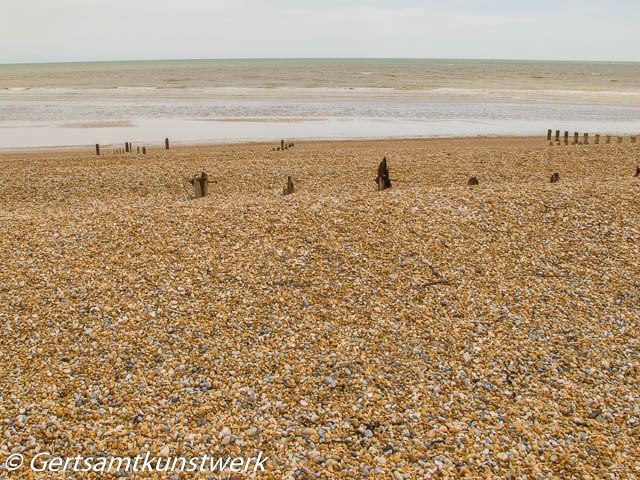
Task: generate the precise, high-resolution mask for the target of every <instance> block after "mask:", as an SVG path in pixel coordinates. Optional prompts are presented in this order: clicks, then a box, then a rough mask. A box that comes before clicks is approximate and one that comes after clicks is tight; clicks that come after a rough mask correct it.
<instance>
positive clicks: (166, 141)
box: [96, 138, 169, 155]
mask: <svg viewBox="0 0 640 480" xmlns="http://www.w3.org/2000/svg"><path fill="white" fill-rule="evenodd" d="M164 148H165V150H169V139H168V138H165V139H164ZM112 152H113V153H114V154H116V155H121V154H125V153H133V143H131V142H124V148H116V149H115V150H112ZM136 152H137V153H142V154H143V155H146V154H147V147H142V148H140V146H139V145H138V146H136ZM96 155H100V144H99V143H96Z"/></svg>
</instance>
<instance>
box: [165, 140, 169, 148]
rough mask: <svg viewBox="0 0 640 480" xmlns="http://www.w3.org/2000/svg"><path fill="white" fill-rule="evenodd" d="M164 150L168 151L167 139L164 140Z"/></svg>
mask: <svg viewBox="0 0 640 480" xmlns="http://www.w3.org/2000/svg"><path fill="white" fill-rule="evenodd" d="M164 149H165V150H169V139H168V138H165V139H164Z"/></svg>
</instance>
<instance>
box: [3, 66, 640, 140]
mask: <svg viewBox="0 0 640 480" xmlns="http://www.w3.org/2000/svg"><path fill="white" fill-rule="evenodd" d="M547 129H553V130H554V131H555V130H561V131H564V130H569V131H571V132H573V131H578V132H589V133H601V134H614V135H615V134H635V133H640V63H637V62H566V61H518V60H448V59H237V60H228V59H225V60H163V61H157V60H152V61H114V62H79V63H41V64H10V65H0V149H3V150H16V149H18V150H19V149H33V148H47V147H64V148H68V147H86V146H91V145H94V144H96V143H99V144H101V146H102V147H103V148H117V147H121V146H122V145H123V144H124V142H132V143H133V144H134V145H148V146H153V145H161V144H162V143H163V142H164V139H165V138H170V140H171V143H172V144H173V145H180V144H209V143H227V142H254V141H267V142H271V141H279V140H280V139H287V140H304V139H309V140H320V139H369V138H422V137H458V136H478V135H496V136H497V135H540V136H543V135H546V132H547Z"/></svg>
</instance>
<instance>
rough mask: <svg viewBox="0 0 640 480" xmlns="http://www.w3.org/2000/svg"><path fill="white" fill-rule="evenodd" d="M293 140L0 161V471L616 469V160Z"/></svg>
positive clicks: (468, 146) (621, 172) (627, 211)
mask: <svg viewBox="0 0 640 480" xmlns="http://www.w3.org/2000/svg"><path fill="white" fill-rule="evenodd" d="M293 142H295V146H294V147H292V148H290V149H288V150H286V151H273V147H276V146H277V145H276V144H266V143H252V144H238V145H217V146H192V147H187V146H179V147H172V148H171V150H164V149H161V148H160V147H155V148H150V149H149V150H148V153H147V154H146V155H140V154H124V155H116V154H115V153H113V152H112V151H111V150H110V149H109V148H106V147H104V148H103V149H102V152H101V155H100V156H96V155H95V152H93V151H89V150H87V151H69V152H65V151H39V152H35V153H34V152H32V153H24V152H21V153H3V154H0V247H1V248H0V332H1V336H0V344H1V347H0V352H1V355H0V372H2V375H1V376H0V422H1V423H0V434H1V439H0V461H4V459H5V458H6V457H8V456H9V455H11V454H16V453H19V454H21V455H23V456H24V458H25V462H27V461H28V460H29V459H31V458H33V457H34V456H35V455H37V454H38V453H39V452H44V451H47V452H52V453H55V454H56V455H59V456H63V457H64V456H68V457H72V456H76V455H82V456H85V457H88V456H91V455H103V456H129V457H134V456H135V455H138V454H143V453H145V452H151V453H152V454H155V455H159V456H165V457H166V456H187V457H188V456H197V455H201V454H203V453H208V454H210V455H219V456H224V455H229V456H238V455H247V456H249V455H250V456H255V455H257V454H258V452H262V453H263V455H264V456H265V457H267V458H268V460H267V462H266V464H265V468H266V471H265V472H261V473H251V472H248V473H246V474H232V473H224V474H222V475H211V474H204V473H201V474H198V475H194V474H193V473H189V474H188V473H186V472H183V473H173V474H171V475H162V474H159V473H155V474H153V475H149V474H145V475H143V474H129V478H171V479H172V480H176V479H183V478H185V479H186V478H223V479H229V478H232V479H234V480H238V479H244V478H264V479H288V480H291V479H306V480H312V479H363V478H370V479H393V480H419V479H427V478H489V479H509V478H510V479H529V478H540V479H568V478H571V479H573V478H577V479H585V480H586V479H632V478H639V477H640V335H639V333H640V330H639V321H640V178H639V177H634V174H635V172H636V168H637V166H638V165H640V144H631V143H630V142H629V139H628V137H627V138H626V139H625V142H624V143H622V144H610V145H604V144H602V145H568V146H564V145H563V146H555V145H554V146H550V145H549V143H548V142H547V141H545V139H544V138H543V136H540V137H538V138H532V137H486V138H485V137H479V138H459V139H455V138H453V139H420V140H418V139H416V140H366V141H337V142H297V141H295V139H294V140H293ZM383 156H386V158H387V161H388V166H389V172H390V178H391V182H392V188H391V189H388V190H384V191H377V190H376V184H375V178H376V171H377V167H378V164H379V163H380V161H381V160H382V158H383ZM200 172H206V173H207V175H208V179H209V189H208V191H209V192H208V193H209V194H208V195H207V196H206V197H204V198H200V199H195V200H194V199H190V196H191V195H192V194H193V186H192V185H191V184H190V183H189V180H190V179H191V178H192V177H193V176H194V175H196V174H199V173H200ZM553 173H558V174H559V181H558V182H556V183H550V181H549V179H550V177H551V175H552V174H553ZM288 176H291V179H292V181H293V184H294V187H295V190H294V192H293V193H292V194H291V195H287V196H283V195H282V189H283V187H284V186H285V185H286V182H287V177H288ZM472 176H475V177H477V179H478V181H479V184H478V185H475V186H468V185H467V182H468V180H469V178H471V177H472ZM112 476H113V477H116V476H120V474H118V473H116V474H113V475H112ZM122 476H124V474H122ZM0 478H25V479H26V478H104V477H102V476H98V475H97V474H83V475H79V474H74V475H71V474H67V476H66V477H63V476H61V474H54V473H51V474H48V476H47V475H45V474H44V473H41V474H35V473H34V472H32V471H30V470H29V469H28V468H22V469H20V470H17V471H15V472H8V471H7V470H6V469H4V468H3V469H0ZM107 478H111V476H110V477H107Z"/></svg>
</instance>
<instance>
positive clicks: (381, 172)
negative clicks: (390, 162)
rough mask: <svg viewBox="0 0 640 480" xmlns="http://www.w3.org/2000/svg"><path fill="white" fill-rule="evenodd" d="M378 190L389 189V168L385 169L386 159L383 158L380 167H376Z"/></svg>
mask: <svg viewBox="0 0 640 480" xmlns="http://www.w3.org/2000/svg"><path fill="white" fill-rule="evenodd" d="M376 183H377V184H378V190H385V189H387V188H391V179H390V178H389V167H387V157H383V159H382V161H381V162H380V165H378V176H377V177H376Z"/></svg>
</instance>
